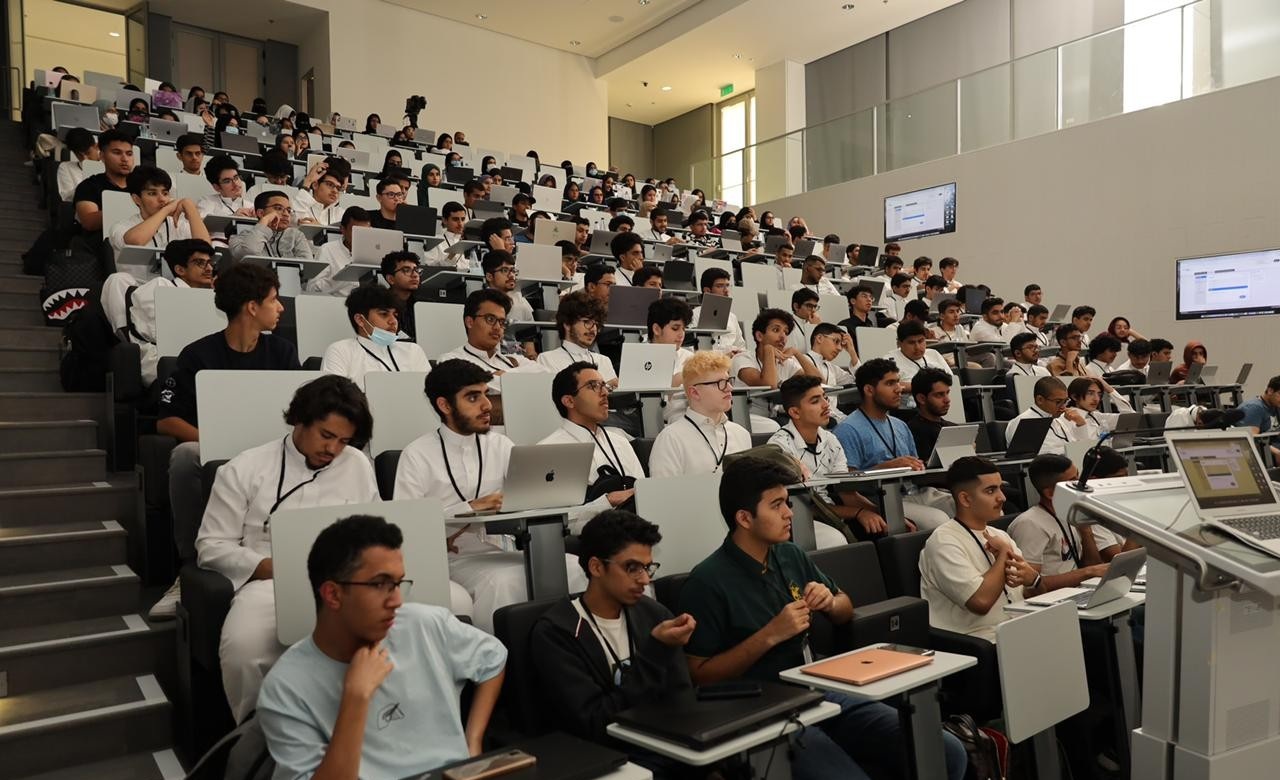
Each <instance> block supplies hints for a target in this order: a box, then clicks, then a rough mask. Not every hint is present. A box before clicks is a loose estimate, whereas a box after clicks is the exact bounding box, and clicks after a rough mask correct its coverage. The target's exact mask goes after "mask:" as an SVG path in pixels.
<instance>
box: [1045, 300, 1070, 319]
mask: <svg viewBox="0 0 1280 780" xmlns="http://www.w3.org/2000/svg"><path fill="white" fill-rule="evenodd" d="M1070 313H1071V304H1069V303H1060V304H1058V305H1057V306H1054V307H1053V311H1052V312H1050V313H1049V322H1062V321H1063V318H1065V317H1066V316H1067V315H1068V314H1070Z"/></svg>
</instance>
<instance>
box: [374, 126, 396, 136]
mask: <svg viewBox="0 0 1280 780" xmlns="http://www.w3.org/2000/svg"><path fill="white" fill-rule="evenodd" d="M373 132H375V133H377V134H378V135H380V136H382V137H383V138H391V137H392V136H394V135H395V134H396V128H395V126H394V125H391V124H389V123H386V122H382V123H379V124H378V126H377V127H376V128H374V131H373Z"/></svg>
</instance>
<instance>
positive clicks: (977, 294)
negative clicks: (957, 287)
mask: <svg viewBox="0 0 1280 780" xmlns="http://www.w3.org/2000/svg"><path fill="white" fill-rule="evenodd" d="M986 299H987V291H986V290H983V289H982V288H980V287H970V288H969V289H967V290H965V291H964V310H965V313H966V314H981V313H982V302H983V301H985V300H986Z"/></svg>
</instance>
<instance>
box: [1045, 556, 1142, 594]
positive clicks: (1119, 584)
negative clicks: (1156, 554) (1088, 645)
mask: <svg viewBox="0 0 1280 780" xmlns="http://www.w3.org/2000/svg"><path fill="white" fill-rule="evenodd" d="M1146 565H1147V551H1146V550H1143V549H1137V550H1129V551H1128V552H1122V553H1120V554H1119V555H1117V556H1116V557H1114V558H1112V559H1111V565H1110V566H1108V567H1107V573H1106V574H1104V575H1102V580H1101V581H1100V582H1099V583H1098V585H1097V587H1094V588H1089V587H1084V588H1059V589H1058V590H1051V591H1049V592H1048V593H1046V594H1044V595H1042V596H1036V597H1035V598H1030V599H1027V603H1028V604H1033V605H1035V606H1043V607H1047V606H1051V605H1053V604H1058V603H1060V602H1063V601H1073V602H1075V605H1076V607H1077V608H1079V609H1093V608H1094V607H1099V606H1102V605H1103V604H1106V603H1109V602H1112V601H1115V600H1116V599H1118V598H1120V597H1122V596H1124V595H1125V594H1126V593H1128V592H1129V591H1131V590H1133V584H1134V582H1136V581H1137V579H1138V575H1139V574H1140V573H1141V572H1142V567H1143V566H1146Z"/></svg>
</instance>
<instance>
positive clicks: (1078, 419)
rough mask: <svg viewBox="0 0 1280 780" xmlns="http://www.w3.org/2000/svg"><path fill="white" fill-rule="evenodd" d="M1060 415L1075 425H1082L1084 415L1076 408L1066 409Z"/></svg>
mask: <svg viewBox="0 0 1280 780" xmlns="http://www.w3.org/2000/svg"><path fill="white" fill-rule="evenodd" d="M1062 416H1063V417H1065V418H1067V419H1068V420H1070V421H1071V422H1073V423H1075V424H1076V425H1084V415H1082V414H1080V412H1079V411H1078V410H1076V409H1068V410H1066V411H1065V412H1063V413H1062Z"/></svg>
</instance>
